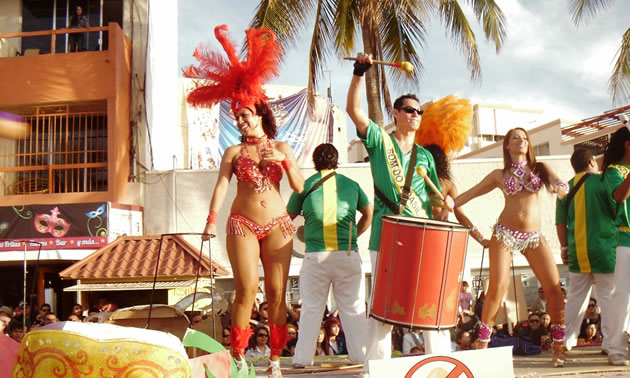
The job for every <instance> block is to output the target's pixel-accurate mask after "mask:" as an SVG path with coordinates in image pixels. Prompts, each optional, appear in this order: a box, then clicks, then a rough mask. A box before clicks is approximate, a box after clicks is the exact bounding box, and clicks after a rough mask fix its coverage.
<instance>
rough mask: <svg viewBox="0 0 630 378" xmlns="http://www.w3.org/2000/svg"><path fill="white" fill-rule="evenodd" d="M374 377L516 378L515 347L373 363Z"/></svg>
mask: <svg viewBox="0 0 630 378" xmlns="http://www.w3.org/2000/svg"><path fill="white" fill-rule="evenodd" d="M369 363H370V376H371V377H388V378H398V377H400V378H444V377H448V378H464V377H466V378H473V377H502V378H508V377H514V365H513V363H512V347H500V348H489V349H479V350H467V351H463V352H454V353H451V354H444V355H438V354H425V355H422V356H411V357H401V358H393V359H391V360H372V361H370V362H369Z"/></svg>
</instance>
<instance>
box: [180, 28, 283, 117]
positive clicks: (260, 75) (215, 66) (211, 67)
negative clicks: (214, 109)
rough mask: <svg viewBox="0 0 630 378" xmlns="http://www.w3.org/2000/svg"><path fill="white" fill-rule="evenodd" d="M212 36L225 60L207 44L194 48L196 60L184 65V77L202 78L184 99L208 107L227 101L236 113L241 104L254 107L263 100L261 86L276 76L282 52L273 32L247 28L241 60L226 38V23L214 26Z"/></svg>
mask: <svg viewBox="0 0 630 378" xmlns="http://www.w3.org/2000/svg"><path fill="white" fill-rule="evenodd" d="M214 35H215V37H216V39H217V40H218V41H219V43H220V44H221V46H222V47H223V50H225V53H226V55H227V59H226V58H225V57H224V56H223V55H222V54H221V53H219V52H217V51H214V50H212V49H211V48H210V47H209V46H206V45H200V46H199V47H197V48H196V49H195V52H194V54H193V56H194V57H195V59H197V61H198V62H199V63H198V65H197V66H194V65H192V66H189V67H186V69H184V76H185V77H191V78H196V79H204V80H203V81H201V80H200V81H197V82H196V87H195V89H193V90H192V91H191V92H190V93H189V94H188V97H187V98H186V99H187V101H188V103H189V104H191V105H193V106H198V107H210V106H212V105H214V104H216V103H218V102H220V101H223V100H230V101H231V107H232V111H233V112H234V113H237V111H238V110H239V109H240V108H241V107H244V106H247V107H253V106H254V105H255V104H257V103H260V102H263V101H266V100H267V96H266V95H265V91H264V90H263V88H262V85H263V84H264V83H265V82H267V81H268V80H270V79H272V78H273V77H276V76H278V64H279V62H280V56H281V53H282V51H281V48H280V45H279V44H278V42H277V40H276V35H275V34H274V32H273V31H271V30H267V29H259V28H252V29H248V30H246V31H245V35H246V42H247V55H246V57H245V59H244V60H243V61H241V60H240V58H239V57H238V56H237V54H236V48H235V47H234V43H233V42H232V41H230V39H229V29H228V27H227V25H220V26H217V27H216V28H215V29H214ZM252 110H254V109H252Z"/></svg>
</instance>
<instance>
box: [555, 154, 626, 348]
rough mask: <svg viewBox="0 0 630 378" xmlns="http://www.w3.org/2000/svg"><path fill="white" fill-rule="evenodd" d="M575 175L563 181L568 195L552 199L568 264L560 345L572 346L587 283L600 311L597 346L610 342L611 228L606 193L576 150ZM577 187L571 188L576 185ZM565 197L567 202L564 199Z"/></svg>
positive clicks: (591, 162) (589, 159)
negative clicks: (571, 195)
mask: <svg viewBox="0 0 630 378" xmlns="http://www.w3.org/2000/svg"><path fill="white" fill-rule="evenodd" d="M571 166H572V167H573V170H574V171H575V173H576V175H575V177H573V179H571V180H570V181H569V186H570V188H571V191H570V193H575V194H574V195H573V197H572V198H569V196H567V197H564V198H563V199H557V200H556V232H557V234H558V240H560V246H561V247H560V249H561V250H562V261H563V262H564V263H565V264H567V263H568V264H569V291H568V293H567V303H566V305H565V311H564V313H565V324H566V327H567V328H566V334H565V341H564V342H565V346H566V348H567V349H568V350H571V348H573V347H574V346H575V345H576V344H577V339H578V334H579V333H580V326H581V324H582V319H583V318H584V313H585V312H586V306H587V304H588V303H589V300H588V298H590V293H591V288H592V285H593V284H595V290H596V291H597V299H598V300H599V304H600V307H601V309H602V313H601V316H602V324H601V330H602V334H603V336H604V339H603V345H602V349H603V350H607V343H608V341H609V340H610V334H611V329H610V316H611V314H612V313H613V311H614V309H613V307H612V306H611V305H612V303H611V298H612V293H613V291H614V289H615V275H614V273H615V248H616V246H617V240H616V237H617V227H616V226H615V223H614V221H613V218H614V216H613V212H612V210H611V208H610V206H609V205H608V194H607V192H606V187H605V186H604V183H603V181H602V176H601V175H600V174H598V167H597V162H596V161H595V158H594V157H593V154H592V153H591V152H590V151H588V150H586V149H580V150H576V151H575V152H573V155H571ZM580 182H581V184H580V186H579V187H578V189H577V191H576V190H575V189H574V188H575V186H576V185H578V183H580ZM567 200H570V202H569V203H567Z"/></svg>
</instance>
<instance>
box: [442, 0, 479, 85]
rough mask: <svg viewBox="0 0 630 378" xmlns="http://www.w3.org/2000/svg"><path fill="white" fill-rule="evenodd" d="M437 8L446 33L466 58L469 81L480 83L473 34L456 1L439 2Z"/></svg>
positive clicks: (477, 54) (475, 42)
mask: <svg viewBox="0 0 630 378" xmlns="http://www.w3.org/2000/svg"><path fill="white" fill-rule="evenodd" d="M438 8H439V9H438V12H439V15H440V17H441V18H442V20H443V21H444V23H445V24H446V25H445V26H446V29H447V32H449V33H450V35H451V38H452V39H453V41H454V42H456V43H457V46H458V48H459V49H460V51H461V52H462V54H463V55H464V57H465V58H466V63H467V65H468V69H469V70H470V79H471V81H473V82H475V81H476V82H481V63H480V58H479V51H478V50H477V41H476V39H475V33H474V32H473V31H472V29H471V28H470V24H469V23H468V20H467V19H466V16H465V15H464V12H463V11H462V8H461V7H460V6H459V4H458V3H457V2H456V1H441V2H440V5H439V7H438Z"/></svg>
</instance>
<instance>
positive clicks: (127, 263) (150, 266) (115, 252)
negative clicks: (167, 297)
mask: <svg viewBox="0 0 630 378" xmlns="http://www.w3.org/2000/svg"><path fill="white" fill-rule="evenodd" d="M160 239H161V236H160V235H155V236H124V237H120V238H118V239H116V240H115V241H113V242H112V243H110V244H108V245H106V246H105V247H103V248H101V249H99V250H97V251H95V252H94V253H92V254H91V255H89V256H87V257H86V258H84V259H83V260H81V261H78V262H76V263H75V264H73V265H71V266H69V267H68V268H66V269H64V270H63V271H62V272H60V273H59V275H60V276H61V278H62V279H72V280H104V279H107V280H114V281H115V280H120V281H137V280H146V279H147V278H150V279H151V280H152V279H153V276H154V274H155V265H156V263H157V262H158V255H159V267H158V279H159V280H165V279H171V280H172V279H173V278H175V279H177V280H180V279H181V280H187V279H191V278H194V277H195V276H196V274H197V266H198V263H197V262H198V261H199V249H197V248H195V247H193V246H192V245H191V244H190V243H188V242H187V241H186V240H184V238H183V237H181V236H180V235H165V236H164V237H163V239H162V246H161V253H159V254H158V252H159V250H160ZM203 252H204V254H203V255H202V256H201V267H200V268H199V269H200V271H199V275H200V276H202V277H207V276H208V275H209V274H210V271H209V268H210V259H209V258H208V256H207V250H204V251H203ZM212 269H213V271H214V274H215V275H218V276H223V275H228V274H229V272H228V271H227V270H226V269H225V268H224V267H223V266H221V265H220V264H218V263H216V262H215V261H213V262H212Z"/></svg>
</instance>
